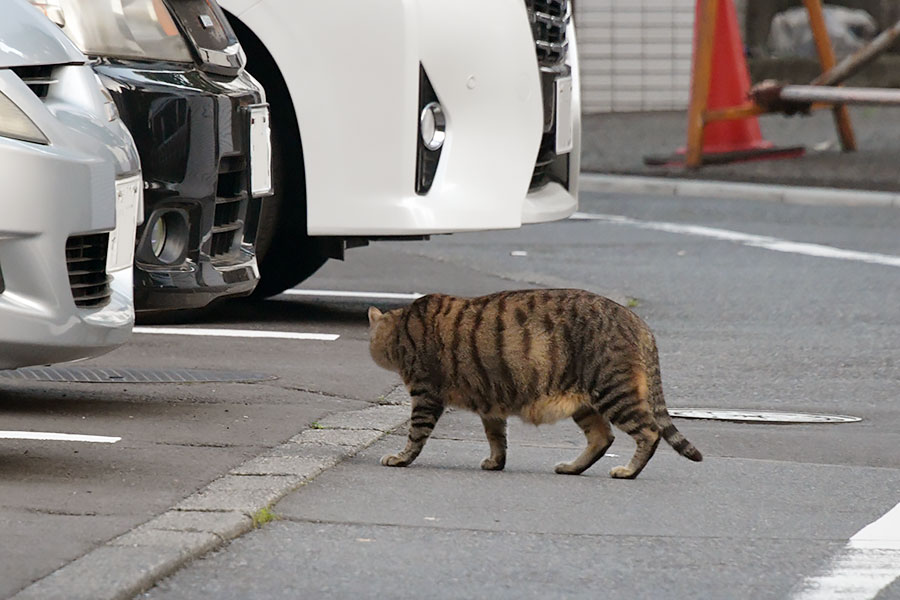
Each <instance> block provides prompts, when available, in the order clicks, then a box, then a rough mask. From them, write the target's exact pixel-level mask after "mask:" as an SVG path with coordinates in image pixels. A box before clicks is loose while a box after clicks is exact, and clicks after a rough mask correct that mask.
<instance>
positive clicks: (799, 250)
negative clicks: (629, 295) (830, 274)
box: [569, 212, 900, 267]
mask: <svg viewBox="0 0 900 600" xmlns="http://www.w3.org/2000/svg"><path fill="white" fill-rule="evenodd" d="M569 218H570V219H575V220H576V221H601V222H604V223H612V224H615V225H628V226H631V227H637V228H639V229H652V230H654V231H664V232H666V233H678V234H682V235H693V236H697V237H705V238H711V239H715V240H722V241H726V242H735V243H738V244H743V245H745V246H752V247H754V248H764V249H766V250H773V251H775V252H787V253H790V254H802V255H805V256H815V257H818V258H833V259H838V260H854V261H857V262H864V263H870V264H876V265H885V266H888V267H900V256H893V255H891V254H878V253H875V252H859V251H856V250H844V249H842V248H835V247H834V246H825V245H823V244H808V243H805V242H792V241H790V240H782V239H779V238H774V237H769V236H765V235H753V234H751V233H743V232H740V231H732V230H730V229H718V228H716V227H706V226H703V225H686V224H682V223H666V222H664V221H641V220H638V219H632V218H629V217H623V216H621V215H604V214H591V213H582V212H576V213H574V214H573V215H572V216H571V217H569Z"/></svg>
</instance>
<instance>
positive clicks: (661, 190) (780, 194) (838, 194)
mask: <svg viewBox="0 0 900 600" xmlns="http://www.w3.org/2000/svg"><path fill="white" fill-rule="evenodd" d="M579 188H580V190H581V191H583V192H595V193H597V192H599V193H613V194H667V195H672V196H693V197H700V198H730V199H746V200H763V201H767V202H781V203H784V204H802V205H814V206H878V207H894V208H900V193H894V192H873V191H870V190H845V189H836V188H824V187H804V186H793V185H770V184H761V183H737V182H728V181H709V180H700V179H675V178H666V177H642V176H638V175H601V174H597V173H582V174H581V177H580V178H579Z"/></svg>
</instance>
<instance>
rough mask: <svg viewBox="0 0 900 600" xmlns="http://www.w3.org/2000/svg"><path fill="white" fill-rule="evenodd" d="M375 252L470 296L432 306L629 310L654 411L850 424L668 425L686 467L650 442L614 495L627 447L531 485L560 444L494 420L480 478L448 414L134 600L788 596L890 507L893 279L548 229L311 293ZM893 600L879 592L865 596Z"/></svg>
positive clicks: (668, 200) (565, 444)
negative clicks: (647, 368) (560, 305)
mask: <svg viewBox="0 0 900 600" xmlns="http://www.w3.org/2000/svg"><path fill="white" fill-rule="evenodd" d="M581 210H582V211H585V212H589V213H595V214H600V213H602V214H614V215H622V216H627V217H629V218H631V219H634V220H638V221H650V220H652V221H654V222H670V223H681V224H696V225H700V226H704V227H714V228H722V229H727V230H733V231H742V232H746V233H751V234H757V235H766V236H775V237H778V238H780V239H786V240H793V241H797V242H808V243H817V244H826V245H831V246H834V247H839V248H840V247H843V248H852V249H856V250H859V251H861V252H880V253H886V254H890V255H895V256H897V255H900V239H898V237H897V236H896V235H895V232H896V231H897V227H898V225H900V213H898V211H896V210H895V209H893V208H888V207H856V208H850V207H843V206H830V207H808V206H791V205H783V204H773V203H763V202H748V201H742V200H740V199H730V200H721V199H720V200H710V199H699V198H672V197H650V196H644V197H641V196H633V197H627V196H621V195H602V194H586V195H585V197H584V199H583V202H582V206H581ZM386 248H390V250H389V254H388V256H391V255H394V256H396V254H395V253H400V254H403V255H405V256H408V257H418V258H420V259H422V260H423V261H426V263H425V264H431V265H432V267H433V268H434V269H435V274H438V273H439V272H440V270H441V269H442V268H443V267H444V266H453V267H455V268H458V269H468V270H469V272H470V274H471V275H472V276H473V277H475V278H476V279H479V278H481V281H480V283H478V284H475V285H472V284H471V283H470V284H467V283H466V278H465V277H463V278H462V279H460V280H459V281H456V282H453V281H450V280H443V281H442V282H441V283H440V284H439V285H438V288H439V289H443V288H444V286H451V287H452V286H460V287H461V288H466V290H467V293H477V290H479V289H481V290H483V291H490V288H493V287H494V286H496V285H498V284H499V285H505V287H513V286H516V287H517V286H519V285H522V284H523V283H525V282H527V283H528V284H532V285H546V286H559V285H577V286H579V287H585V288H587V289H592V290H595V291H599V292H602V293H605V294H606V295H609V296H612V297H614V298H617V299H620V301H623V302H628V303H629V304H632V305H636V310H637V311H638V312H639V313H640V314H641V315H642V316H643V317H644V318H645V319H647V321H648V322H649V323H650V324H651V326H652V327H653V328H654V330H655V332H656V334H657V338H658V340H659V344H660V350H661V360H662V364H663V381H664V386H665V387H666V390H667V401H668V403H669V405H670V406H673V407H684V406H698V407H704V408H714V407H722V408H746V409H750V410H763V409H770V410H800V411H808V412H816V413H828V412H833V413H837V414H851V415H856V416H860V417H862V418H863V421H862V422H860V423H854V424H847V425H789V426H786V425H747V424H738V423H722V422H712V421H687V420H679V421H678V425H679V428H680V429H682V431H684V432H685V434H686V435H687V436H688V438H689V439H691V441H692V442H694V443H695V444H696V445H697V446H698V447H699V448H700V449H701V450H702V451H703V452H704V456H705V457H706V458H705V460H704V462H702V463H700V464H695V463H691V462H689V461H686V460H684V459H683V458H680V457H678V456H677V455H676V454H675V453H674V452H673V451H672V450H671V449H670V448H668V447H667V446H664V445H663V446H661V447H660V449H659V451H658V452H657V455H656V457H654V459H653V460H652V461H651V462H650V464H649V466H648V467H647V469H646V470H645V471H644V473H642V475H641V476H640V477H639V478H638V479H637V480H635V481H625V482H623V481H614V480H612V479H610V478H608V476H607V474H606V473H607V470H608V469H609V468H610V467H611V466H613V465H616V464H621V463H622V462H623V461H625V460H626V459H627V457H628V456H629V454H630V452H631V449H632V447H633V446H632V444H631V442H630V441H629V440H628V439H627V437H626V436H624V435H619V436H618V437H617V440H616V442H615V444H614V445H613V446H612V447H611V448H610V450H609V453H610V454H615V455H617V456H608V457H606V458H604V459H603V460H602V461H600V462H599V463H598V464H597V465H595V466H594V467H593V468H592V469H590V470H589V471H587V472H586V473H585V474H584V475H583V476H581V477H567V476H561V475H556V474H555V473H553V471H552V469H553V465H554V464H555V463H556V462H559V461H563V460H568V459H570V458H571V457H572V456H574V455H575V454H577V453H578V451H579V449H580V445H581V443H582V441H581V440H582V438H581V435H580V434H579V433H578V431H577V429H576V428H575V427H574V426H573V425H572V424H571V423H570V422H562V423H559V424H557V425H554V426H547V427H541V428H534V427H530V426H526V425H523V424H521V423H519V422H517V421H516V420H512V421H511V428H510V452H509V460H508V464H507V468H506V470H505V471H504V472H502V473H488V472H483V471H481V470H480V469H479V468H478V464H479V462H480V460H481V459H482V458H483V457H484V456H485V454H486V452H487V444H486V443H485V441H484V440H483V433H482V431H481V427H480V424H479V422H478V420H477V419H476V418H474V417H473V416H472V415H469V414H468V413H465V412H451V413H449V414H448V415H446V416H445V418H443V419H442V420H441V422H440V423H439V424H438V427H437V429H436V433H435V439H433V440H431V441H430V442H429V443H428V445H427V446H426V448H425V451H424V452H423V454H422V455H421V456H420V457H419V459H418V460H417V461H416V463H414V464H413V465H412V466H411V467H409V468H407V469H388V468H385V467H382V466H380V464H379V462H378V459H379V457H380V456H381V455H383V454H385V453H388V452H392V451H395V450H396V449H397V448H398V447H400V446H401V445H402V443H403V431H402V428H401V429H400V430H399V431H396V432H395V433H394V434H392V435H389V436H387V437H385V438H382V439H381V440H380V441H378V442H376V443H375V444H374V445H372V446H371V447H370V448H368V449H365V450H363V451H362V452H360V453H359V454H357V455H356V456H355V457H353V458H351V459H349V460H347V461H345V462H343V463H341V464H339V465H337V466H335V467H334V468H332V469H329V470H327V471H325V472H323V473H322V474H320V475H319V476H318V477H316V478H315V479H313V480H312V481H310V482H309V483H307V484H306V485H304V486H302V487H301V488H299V489H297V490H296V491H295V492H292V493H290V494H288V495H286V496H285V497H284V498H283V499H282V500H281V501H280V502H278V503H277V504H276V505H275V506H274V507H273V509H272V510H273V511H274V512H275V514H276V515H277V516H278V519H276V520H275V521H272V522H270V523H267V524H266V525H264V526H263V527H262V528H260V529H258V530H255V531H253V532H251V533H250V534H248V535H246V536H243V537H241V538H239V539H237V540H235V541H234V542H232V543H231V544H229V545H228V546H225V547H223V548H221V549H220V550H218V551H217V552H214V553H212V554H210V555H208V556H207V557H206V558H203V559H201V560H197V561H195V562H193V563H192V564H191V565H190V566H188V567H187V568H185V569H183V570H181V571H179V572H178V573H176V574H175V575H174V576H172V577H171V578H168V579H165V580H163V581H161V582H160V583H159V584H157V586H156V587H155V588H154V589H153V590H151V591H149V592H148V593H147V594H146V595H145V596H142V597H148V598H206V597H222V598H287V597H309V596H316V597H321V598H351V597H352V598H376V597H378V598H408V597H417V596H425V595H427V596H429V597H434V598H471V597H497V598H522V597H524V598H581V597H583V598H594V597H598V595H603V596H604V597H610V598H686V597H697V598H729V599H733V598H748V599H749V598H754V599H755V598H787V597H790V595H791V593H792V591H795V590H797V589H798V586H801V585H802V583H803V581H804V579H805V578H807V577H810V576H814V575H817V574H820V573H822V572H823V570H824V569H826V568H827V566H828V564H829V561H830V560H831V559H832V558H833V557H834V556H836V554H837V553H838V552H839V551H840V550H841V549H842V548H843V547H844V545H845V543H846V541H847V539H848V538H849V537H850V536H852V535H853V534H854V533H856V532H857V531H859V530H860V529H861V528H862V527H864V526H865V525H867V524H869V523H871V522H873V521H874V520H875V519H877V518H879V517H880V516H881V515H883V514H884V513H885V512H886V511H888V510H890V509H891V508H892V507H893V506H894V505H896V504H897V502H898V500H900V496H898V491H900V455H898V454H897V452H896V448H897V444H898V441H900V437H898V435H900V434H898V430H897V426H896V424H897V422H898V418H900V412H898V411H900V406H898V404H897V396H896V391H897V389H900V388H898V386H900V371H898V363H897V357H898V356H900V346H898V340H900V331H898V330H897V327H898V323H900V313H898V310H900V306H898V305H897V303H896V302H893V301H892V300H891V299H892V298H896V297H897V296H898V294H900V288H898V286H900V278H898V276H897V268H896V267H888V266H883V265H872V264H865V263H860V262H856V261H851V260H835V259H826V258H818V257H811V256H803V255H796V254H791V253H782V252H773V251H771V250H766V249H761V248H753V247H748V246H743V245H740V244H736V243H732V242H727V241H722V240H710V239H706V238H702V237H693V236H690V235H680V234H674V233H668V232H661V231H654V230H646V229H640V228H637V227H631V226H628V225H623V224H616V223H614V222H592V221H580V222H575V221H566V222H560V223H555V224H548V225H542V226H539V227H528V228H525V229H523V230H520V231H511V232H495V233H489V234H467V235H456V236H450V237H447V238H440V239H438V240H432V242H429V243H423V244H418V243H416V244H409V245H403V246H395V245H391V246H388V245H382V244H379V245H376V246H375V247H374V248H371V249H369V250H361V251H358V252H359V254H355V255H354V254H351V256H350V257H349V259H350V262H348V263H347V264H345V265H336V266H334V267H333V268H331V269H330V270H328V271H327V272H325V273H323V274H321V276H319V277H318V278H317V279H316V280H314V281H311V282H309V285H310V286H317V287H335V286H337V285H340V281H341V272H342V270H343V269H344V268H347V269H358V268H359V267H358V266H353V265H354V263H356V264H359V263H368V259H369V257H377V256H378V253H380V252H382V251H383V250H384V249H386ZM514 250H517V251H520V252H521V251H525V252H526V253H527V254H526V256H521V255H518V254H517V255H513V254H511V252H512V251H514ZM372 253H375V254H372ZM382 256H384V255H382ZM376 262H378V261H376ZM368 264H369V265H370V266H372V267H374V265H375V263H368ZM363 271H364V272H369V270H368V269H363ZM460 274H461V275H462V274H463V273H462V272H461V273H460ZM486 275H493V276H495V277H498V278H501V279H499V280H493V281H491V280H490V279H485V276H486ZM429 281H430V280H429V279H428V278H423V279H421V280H420V282H421V284H422V285H427V283H428V282H429ZM473 281H474V280H473ZM504 282H505V283H504ZM418 287H421V286H418ZM382 288H383V286H382ZM419 291H421V290H419ZM897 597H900V581H895V582H894V583H893V584H892V585H890V586H889V587H887V588H886V589H885V590H884V591H883V592H882V593H881V594H880V595H879V596H878V598H879V599H880V600H885V599H890V598H897Z"/></svg>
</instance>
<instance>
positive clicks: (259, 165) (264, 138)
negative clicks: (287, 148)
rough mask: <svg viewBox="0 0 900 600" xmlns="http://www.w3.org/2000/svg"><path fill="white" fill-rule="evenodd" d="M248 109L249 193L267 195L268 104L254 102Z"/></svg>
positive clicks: (269, 155) (269, 183)
mask: <svg viewBox="0 0 900 600" xmlns="http://www.w3.org/2000/svg"><path fill="white" fill-rule="evenodd" d="M248 108H249V109H250V117H249V120H250V144H249V146H250V149H249V152H250V195H252V196H269V195H271V194H272V193H273V192H274V190H273V188H272V140H271V135H272V134H271V128H270V126H269V105H268V104H254V105H251V106H249V107H248Z"/></svg>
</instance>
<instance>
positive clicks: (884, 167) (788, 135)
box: [581, 107, 900, 192]
mask: <svg viewBox="0 0 900 600" xmlns="http://www.w3.org/2000/svg"><path fill="white" fill-rule="evenodd" d="M850 112H851V119H852V122H853V125H854V127H855V130H856V136H857V144H858V148H859V150H858V151H857V152H851V153H844V152H841V151H840V146H839V145H838V142H837V135H836V133H835V128H834V121H833V119H832V116H831V113H830V112H829V111H818V112H816V113H815V114H813V115H812V116H809V117H802V116H794V117H784V116H781V115H764V116H762V117H760V118H759V122H760V127H761V129H762V134H763V138H764V139H765V140H767V141H770V142H772V143H773V144H775V145H776V146H798V145H799V146H805V147H806V149H807V153H806V155H804V156H802V157H800V158H791V159H779V160H757V161H745V162H740V163H732V164H729V165H710V166H704V167H702V168H701V169H698V170H689V169H684V168H682V167H677V166H665V167H650V166H647V165H645V164H644V157H645V156H646V155H659V154H663V155H666V154H670V153H674V152H675V150H676V149H678V148H682V147H684V145H685V142H686V139H687V133H686V132H687V129H686V124H687V115H686V113H685V112H684V111H678V112H649V113H608V114H594V115H585V117H584V121H583V137H582V163H581V167H582V170H584V171H587V172H592V173H606V174H618V175H642V176H652V177H671V178H691V179H703V180H718V181H739V182H750V183H765V184H783V185H798V186H816V187H834V188H841V189H861V190H878V191H891V192H897V191H900V169H898V168H897V165H898V164H900V108H892V107H887V108H885V107H851V108H850Z"/></svg>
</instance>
